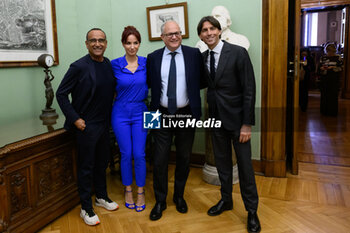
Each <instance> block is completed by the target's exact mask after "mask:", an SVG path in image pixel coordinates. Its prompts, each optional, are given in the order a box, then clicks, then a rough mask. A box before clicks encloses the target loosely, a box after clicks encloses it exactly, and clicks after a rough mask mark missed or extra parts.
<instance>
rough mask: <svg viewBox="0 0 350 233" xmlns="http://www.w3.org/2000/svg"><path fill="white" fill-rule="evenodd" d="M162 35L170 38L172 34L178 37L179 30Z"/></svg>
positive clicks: (179, 34)
mask: <svg viewBox="0 0 350 233" xmlns="http://www.w3.org/2000/svg"><path fill="white" fill-rule="evenodd" d="M163 35H164V36H166V37H168V38H171V37H173V36H176V37H179V36H181V31H178V32H172V33H166V34H163Z"/></svg>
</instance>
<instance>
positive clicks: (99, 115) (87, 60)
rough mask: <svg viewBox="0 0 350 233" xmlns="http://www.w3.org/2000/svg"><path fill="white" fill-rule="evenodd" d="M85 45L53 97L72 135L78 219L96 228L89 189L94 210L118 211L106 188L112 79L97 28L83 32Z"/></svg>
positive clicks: (101, 34) (105, 42) (104, 41)
mask: <svg viewBox="0 0 350 233" xmlns="http://www.w3.org/2000/svg"><path fill="white" fill-rule="evenodd" d="M85 44H86V48H87V49H88V51H89V54H88V55H86V56H84V57H82V58H80V59H79V60H77V61H75V62H74V63H72V64H71V65H70V67H69V69H68V71H67V73H66V74H65V76H64V78H63V80H62V82H61V84H60V86H59V87H58V90H57V92H56V96H57V102H58V104H59V105H60V107H61V109H62V112H63V113H64V115H65V117H66V121H65V124H64V127H65V128H66V129H67V130H72V131H74V132H75V135H76V140H77V149H78V161H77V163H78V191H79V196H80V202H81V212H80V216H81V217H82V218H83V219H84V222H85V223H86V224H88V225H97V224H99V223H100V220H99V218H98V216H97V215H96V214H95V212H94V210H93V208H92V201H91V189H92V186H94V188H95V194H96V201H95V205H96V206H102V207H104V208H105V209H107V210H116V209H118V207H119V206H118V204H117V203H115V202H114V201H111V200H110V199H109V198H108V195H107V188H106V168H107V165H108V162H109V158H110V146H109V143H110V139H109V123H110V115H111V109H112V102H113V95H114V88H115V78H114V76H113V71H112V67H111V64H110V61H109V60H108V58H106V57H104V56H103V54H104V51H105V50H106V48H107V40H106V34H105V33H104V32H103V31H102V30H101V29H99V28H93V29H91V30H90V31H88V32H87V34H86V41H85ZM69 94H71V97H72V101H71V102H70V101H69V98H68V95H69Z"/></svg>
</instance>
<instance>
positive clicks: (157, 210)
mask: <svg viewBox="0 0 350 233" xmlns="http://www.w3.org/2000/svg"><path fill="white" fill-rule="evenodd" d="M165 209H166V203H165V202H157V203H156V204H155V205H154V207H153V209H152V211H151V214H150V215H149V218H150V219H151V220H153V221H155V220H158V219H160V218H161V217H162V212H163V210H165Z"/></svg>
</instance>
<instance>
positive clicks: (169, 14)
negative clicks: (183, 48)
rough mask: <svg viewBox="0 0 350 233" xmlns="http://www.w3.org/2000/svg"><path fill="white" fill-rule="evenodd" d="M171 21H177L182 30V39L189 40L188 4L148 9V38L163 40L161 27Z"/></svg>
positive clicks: (182, 3)
mask: <svg viewBox="0 0 350 233" xmlns="http://www.w3.org/2000/svg"><path fill="white" fill-rule="evenodd" d="M169 20H174V21H176V22H177V23H178V24H179V26H180V29H181V32H182V38H188V37H189V35H188V16H187V2H181V3H175V4H167V5H162V6H152V7H147V23H148V38H149V40H150V41H157V40H161V38H160V34H161V31H160V27H161V26H162V25H163V24H164V23H165V22H166V21H169Z"/></svg>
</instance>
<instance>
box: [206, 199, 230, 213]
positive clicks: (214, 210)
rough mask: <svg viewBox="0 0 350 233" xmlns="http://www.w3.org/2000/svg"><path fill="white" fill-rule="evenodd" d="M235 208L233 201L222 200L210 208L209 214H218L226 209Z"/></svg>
mask: <svg viewBox="0 0 350 233" xmlns="http://www.w3.org/2000/svg"><path fill="white" fill-rule="evenodd" d="M232 209H233V203H232V202H225V201H223V200H220V201H219V202H218V204H216V205H214V206H213V207H211V208H210V209H209V210H208V215H209V216H217V215H219V214H221V213H222V212H223V211H225V210H232Z"/></svg>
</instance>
